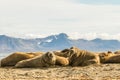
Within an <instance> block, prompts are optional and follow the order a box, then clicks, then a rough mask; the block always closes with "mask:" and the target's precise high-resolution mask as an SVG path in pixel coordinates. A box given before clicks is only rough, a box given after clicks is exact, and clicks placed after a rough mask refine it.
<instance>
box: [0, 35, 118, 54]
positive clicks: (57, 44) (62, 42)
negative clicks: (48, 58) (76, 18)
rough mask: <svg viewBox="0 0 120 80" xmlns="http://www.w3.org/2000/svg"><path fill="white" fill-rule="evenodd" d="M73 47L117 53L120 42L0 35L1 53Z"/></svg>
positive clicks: (59, 36) (62, 37) (64, 36)
mask: <svg viewBox="0 0 120 80" xmlns="http://www.w3.org/2000/svg"><path fill="white" fill-rule="evenodd" d="M71 46H76V47H79V48H80V49H86V50H90V51H107V50H111V51H115V50H119V49H120V41H118V40H102V39H99V38H97V39H94V40H85V39H78V40H72V39H69V38H68V35H67V34H65V33H60V34H58V35H51V36H48V37H45V38H35V39H22V38H14V37H9V36H6V35H0V52H4V53H5V52H15V51H29V52H30V51H49V50H62V49H65V48H70V47H71Z"/></svg>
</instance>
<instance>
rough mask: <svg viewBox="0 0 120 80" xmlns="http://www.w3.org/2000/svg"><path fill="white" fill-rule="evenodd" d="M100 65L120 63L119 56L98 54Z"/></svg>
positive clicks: (104, 53)
mask: <svg viewBox="0 0 120 80" xmlns="http://www.w3.org/2000/svg"><path fill="white" fill-rule="evenodd" d="M99 56H100V61H101V63H120V54H114V53H112V52H111V53H108V52H107V53H106V52H103V53H99Z"/></svg>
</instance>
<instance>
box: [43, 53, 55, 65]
mask: <svg viewBox="0 0 120 80" xmlns="http://www.w3.org/2000/svg"><path fill="white" fill-rule="evenodd" d="M44 60H45V62H47V63H49V64H55V61H56V56H55V54H54V53H53V52H47V53H45V54H44Z"/></svg>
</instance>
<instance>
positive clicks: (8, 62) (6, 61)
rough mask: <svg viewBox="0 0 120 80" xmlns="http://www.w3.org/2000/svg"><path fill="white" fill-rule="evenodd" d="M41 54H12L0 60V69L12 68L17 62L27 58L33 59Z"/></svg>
mask: <svg viewBox="0 0 120 80" xmlns="http://www.w3.org/2000/svg"><path fill="white" fill-rule="evenodd" d="M42 54H43V52H28V53H25V52H15V53H13V54H10V55H9V56H7V57H5V58H3V59H1V67H4V66H14V65H15V64H16V63H17V62H19V61H21V60H25V59H29V58H33V57H35V56H38V55H42Z"/></svg>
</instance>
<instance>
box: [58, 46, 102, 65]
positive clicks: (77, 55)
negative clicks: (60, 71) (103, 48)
mask: <svg viewBox="0 0 120 80" xmlns="http://www.w3.org/2000/svg"><path fill="white" fill-rule="evenodd" d="M61 54H62V56H64V55H65V56H64V57H68V59H69V64H70V65H71V66H88V65H91V64H100V60H99V56H98V54H96V53H93V52H89V51H86V50H80V49H78V48H77V47H71V48H70V49H65V50H63V51H61ZM59 55H60V54H59ZM66 55H67V56H66Z"/></svg>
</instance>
